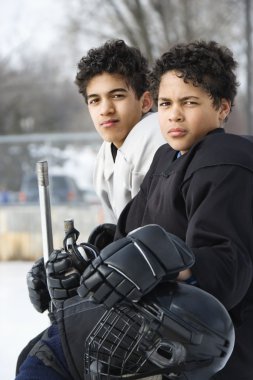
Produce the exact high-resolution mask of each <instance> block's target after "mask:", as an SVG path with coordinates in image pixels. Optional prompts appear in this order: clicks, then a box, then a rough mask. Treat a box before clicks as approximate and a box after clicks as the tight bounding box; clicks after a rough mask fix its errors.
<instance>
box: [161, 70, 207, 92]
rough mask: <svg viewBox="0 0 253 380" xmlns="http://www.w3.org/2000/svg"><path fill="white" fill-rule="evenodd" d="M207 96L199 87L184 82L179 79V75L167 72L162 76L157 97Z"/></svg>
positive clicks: (174, 72)
mask: <svg viewBox="0 0 253 380" xmlns="http://www.w3.org/2000/svg"><path fill="white" fill-rule="evenodd" d="M204 95H206V96H207V93H206V92H205V91H204V90H203V89H202V88H201V87H199V86H196V85H193V83H192V82H191V81H189V82H185V81H184V80H183V79H182V78H180V73H179V72H176V71H168V72H166V73H165V74H163V75H162V77H161V81H160V85H159V92H158V97H159V98H160V97H185V96H195V97H196V96H204Z"/></svg>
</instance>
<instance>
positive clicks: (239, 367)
mask: <svg viewBox="0 0 253 380" xmlns="http://www.w3.org/2000/svg"><path fill="white" fill-rule="evenodd" d="M235 68H236V62H235V60H234V58H233V55H232V53H231V51H230V50H229V49H227V48H225V47H223V46H220V45H219V44H217V43H216V42H213V41H211V42H204V41H196V42H193V43H189V44H177V45H176V46H174V47H172V48H171V49H170V50H169V51H168V52H167V53H165V54H163V55H162V56H161V58H159V59H158V60H157V61H156V64H155V67H154V69H153V72H152V89H153V92H154V95H155V97H156V99H157V102H158V115H159V122H160V127H161V131H162V134H163V136H164V138H165V139H166V141H167V142H168V144H165V145H163V146H162V147H160V148H159V149H158V151H157V153H156V154H155V156H154V159H153V162H152V164H151V166H150V169H149V171H148V173H147V174H146V176H145V178H144V181H143V182H142V184H141V188H140V191H139V192H138V194H137V195H136V197H135V198H134V199H133V200H132V201H130V202H129V203H128V204H127V206H126V207H125V209H124V210H123V212H122V213H121V215H120V217H119V220H118V223H117V230H116V234H115V240H117V241H115V242H114V243H112V244H110V245H108V246H107V247H106V248H105V249H104V250H102V251H101V252H100V254H99V256H98V257H97V258H96V259H94V260H93V261H92V262H91V264H89V265H88V266H87V267H86V269H85V270H84V271H83V272H82V273H80V285H79V286H78V287H77V292H78V294H79V296H80V297H84V301H85V300H86V301H87V300H89V301H92V300H93V301H94V302H95V303H97V304H103V305H106V307H107V308H111V307H115V306H117V305H118V304H120V303H121V302H122V301H123V302H130V303H131V302H134V303H136V302H138V301H139V300H140V299H141V298H142V297H143V296H145V295H146V294H148V293H149V292H150V290H151V289H153V288H154V287H156V286H157V285H158V284H159V283H161V282H163V281H168V280H169V281H171V280H172V281H173V278H174V280H176V281H179V282H186V283H188V284H190V285H189V286H192V285H195V286H198V287H199V288H200V289H203V290H205V291H207V292H208V293H210V294H212V295H213V296H215V297H216V298H217V299H218V300H219V301H220V302H221V303H222V304H223V305H224V306H225V307H226V309H227V310H228V311H229V314H230V316H231V319H232V321H233V323H234V327H235V347H234V350H233V353H232V355H231V357H230V359H229V360H228V362H227V364H226V366H225V367H224V368H223V369H222V370H221V371H219V372H217V371H218V370H219V369H220V368H214V372H217V373H216V374H215V375H214V376H212V379H215V380H237V379H243V380H251V379H252V373H253V364H252V359H251V352H252V348H253V329H252V319H253V293H252V291H253V283H252V278H253V263H252V261H253V257H252V256H253V235H252V227H253V226H252V224H253V223H252V220H253V209H252V204H253V192H252V188H253V156H252V143H251V142H250V141H248V140H247V139H245V138H243V137H240V136H236V135H232V134H228V133H225V131H224V129H223V128H222V127H223V124H224V122H225V121H226V120H227V118H228V116H229V113H230V111H231V108H232V106H233V104H234V98H235V95H236V88H237V81H236V76H235V73H234V71H235ZM154 224H155V225H159V226H160V227H162V228H163V229H164V230H165V231H166V232H167V233H169V234H170V237H173V239H172V240H173V244H169V242H168V244H166V242H162V240H160V239H157V236H156V235H155V228H154V227H155V226H152V225H154ZM148 225H150V226H148ZM144 226H146V227H148V228H149V231H150V233H149V236H148V238H147V241H146V243H145V244H142V243H141V244H139V243H138V241H137V242H136V241H135V240H134V239H132V240H131V236H132V235H133V232H132V231H134V234H137V235H138V234H141V233H142V228H145V227H144ZM141 227H142V228H141ZM156 227H157V226H156ZM152 229H153V231H154V232H153V233H152ZM130 232H132V233H131V234H130V236H128V234H129V233H130ZM124 239H126V240H127V239H128V240H130V241H132V243H133V244H132V250H131V249H130V248H131V247H130V248H129V244H128V245H127V244H126V241H125V240H124ZM122 241H123V243H122ZM148 241H149V243H148ZM117 247H118V248H117ZM151 247H153V248H154V247H155V249H153V248H152V249H151ZM182 247H183V250H184V252H187V251H188V250H189V252H193V254H194V257H195V262H194V263H193V265H191V266H190V267H187V268H184V269H183V270H182V269H181V270H178V269H177V270H176V267H175V268H174V272H173V270H172V272H171V271H170V273H168V270H167V269H168V267H170V269H173V263H174V257H175V256H174V254H175V250H178V249H182ZM125 248H126V249H125ZM156 248H157V250H159V252H160V254H156V252H155V251H156ZM129 249H130V250H129ZM126 252H127V255H126ZM134 255H135V259H133V256H134ZM166 255H167V257H166ZM137 262H138V263H142V264H141V265H140V264H138V265H137ZM144 268H146V270H144ZM68 269H69V268H68ZM173 273H174V277H171V274H173ZM61 275H62V274H61ZM55 276H56V278H57V276H58V274H57V273H56V274H55ZM54 280H55V279H54V276H51V278H50V277H48V281H49V285H50V287H51V294H54V291H53V290H54ZM56 290H59V289H56ZM76 297H77V296H76ZM87 297H88V298H87ZM74 298H75V297H74ZM75 302H77V300H76V298H75ZM79 302H81V301H80V299H79ZM192 302H193V303H194V302H198V301H197V300H196V299H194V298H193V299H192ZM73 307H74V306H73V304H72V299H71V298H70V299H68V300H66V303H65V302H64V304H63V308H62V309H61V310H64V311H65V312H67V313H68V316H71V315H74V314H73V312H72V311H73V310H72V308H73ZM71 312H72V314H71ZM80 316H81V315H80ZM186 318H187V315H186ZM70 319H71V318H70ZM69 322H71V320H69ZM79 322H80V323H78V326H80V329H81V326H82V324H83V325H85V324H86V323H87V318H83V320H82V319H79ZM219 323H222V322H221V321H219V320H217V326H218V325H219ZM68 326H69V329H68V331H67V334H68V337H71V339H67V337H66V335H64V333H63V332H62V331H61V332H60V334H61V342H62V344H63V346H64V347H65V348H66V347H67V348H68V350H70V352H72V349H73V347H74V346H75V345H76V344H77V340H78V339H80V338H79V336H78V334H79V333H80V329H79V328H76V324H75V323H68ZM74 335H75V336H74ZM54 338H55V339H56V340H57V339H58V340H57V342H58V344H59V340H60V339H59V332H57V331H56V332H55V333H54ZM66 340H67V341H66ZM172 340H173V336H172ZM194 344H198V342H195V343H194ZM79 346H80V345H79ZM38 348H40V347H38ZM38 348H37V349H38ZM186 351H187V347H186ZM38 352H39V351H38ZM51 352H52V350H51ZM76 352H77V351H76ZM54 355H56V354H55V353H54ZM221 355H222V350H221V347H220V346H219V345H217V350H214V352H213V356H214V357H217V358H219V357H220V356H221ZM56 356H57V355H56ZM58 356H59V355H58ZM82 356H83V355H82ZM37 359H38V357H37ZM72 359H73V361H74V362H75V365H76V366H77V367H78V365H79V366H80V363H81V361H80V360H77V359H76V358H75V357H72ZM206 359H208V358H206V356H205V352H203V363H201V360H199V361H197V362H195V361H194V360H193V361H192V370H194V368H196V366H201V365H202V366H204V365H205V363H206ZM40 360H41V362H42V364H43V363H45V362H43V360H42V359H41V357H40ZM207 361H208V360H207ZM214 362H215V361H214ZM208 363H209V361H208ZM27 364H29V363H27ZM209 364H210V363H209ZM81 365H83V362H82V363H81ZM207 365H208V364H207ZM214 365H215V364H214ZM82 368H83V367H80V368H79V370H80V373H81V372H82ZM168 371H169V368H168ZM190 371H191V370H189V378H192V377H191V375H190ZM173 376H174V377H173V378H178V379H180V380H181V379H186V378H188V377H187V374H182V376H181V375H180V374H178V377H175V374H174V375H173ZM167 377H168V378H170V376H169V375H168V376H167ZM19 379H20V380H21V379H22V377H20V378H18V380H19ZM201 380H204V378H201ZM205 380H207V378H205Z"/></svg>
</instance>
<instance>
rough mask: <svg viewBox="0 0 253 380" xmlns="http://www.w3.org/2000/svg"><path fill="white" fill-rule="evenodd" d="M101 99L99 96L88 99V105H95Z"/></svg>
mask: <svg viewBox="0 0 253 380" xmlns="http://www.w3.org/2000/svg"><path fill="white" fill-rule="evenodd" d="M98 101H99V99H98V98H92V99H89V100H88V105H93V104H96V103H98Z"/></svg>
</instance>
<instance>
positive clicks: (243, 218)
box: [116, 129, 253, 380]
mask: <svg viewBox="0 0 253 380" xmlns="http://www.w3.org/2000/svg"><path fill="white" fill-rule="evenodd" d="M152 223H155V224H159V225H161V226H162V227H164V228H165V229H166V230H167V231H168V232H170V233H173V234H175V235H177V236H179V237H180V238H181V239H183V240H184V241H185V242H186V244H187V245H188V246H189V247H190V248H191V249H192V250H193V252H194V254H195V258H196V262H195V264H194V266H193V267H192V268H191V269H192V271H193V274H194V276H195V278H196V280H197V283H198V285H199V287H200V288H202V289H204V290H206V291H207V292H209V293H211V294H213V295H214V296H215V297H217V298H218V299H219V300H220V301H221V302H222V303H223V304H224V305H225V307H226V308H227V309H228V310H229V312H230V315H231V317H232V320H233V322H234V325H235V329H236V345H235V349H234V352H233V354H232V356H231V358H230V360H229V362H228V364H227V366H226V367H225V369H223V370H222V371H221V372H220V374H219V375H216V377H215V379H219V380H237V379H240V380H252V379H253V360H252V352H253V284H252V279H253V145H252V142H250V141H249V140H247V139H245V138H243V137H240V136H236V135H231V134H226V133H224V131H223V129H217V130H215V131H213V132H211V133H210V134H208V135H207V136H206V137H205V138H203V140H202V141H200V142H198V143H197V144H195V145H194V146H193V147H192V148H191V149H190V150H189V151H188V152H187V153H186V154H184V155H183V156H181V157H180V158H177V159H176V152H175V151H174V150H173V149H171V148H170V147H169V145H167V144H166V145H163V146H162V147H160V148H159V149H158V151H157V153H156V155H155V157H154V160H153V162H152V164H151V167H150V170H149V171H148V173H147V174H146V176H145V179H144V181H143V183H142V186H141V190H140V192H139V193H138V194H137V196H136V197H135V198H134V199H133V200H132V201H131V202H130V203H129V204H128V205H127V206H126V208H125V209H124V210H123V212H122V214H121V216H120V219H119V222H118V226H117V232H116V237H117V238H120V237H123V236H125V235H126V234H127V233H128V232H129V231H132V230H133V229H135V228H137V227H140V226H144V225H146V224H152Z"/></svg>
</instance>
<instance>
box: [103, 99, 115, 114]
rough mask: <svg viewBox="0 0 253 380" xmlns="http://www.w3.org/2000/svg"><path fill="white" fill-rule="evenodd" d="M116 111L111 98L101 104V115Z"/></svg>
mask: <svg viewBox="0 0 253 380" xmlns="http://www.w3.org/2000/svg"><path fill="white" fill-rule="evenodd" d="M112 113H114V105H113V102H112V101H110V99H104V100H103V101H102V102H101V104H100V115H110V114H112Z"/></svg>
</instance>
